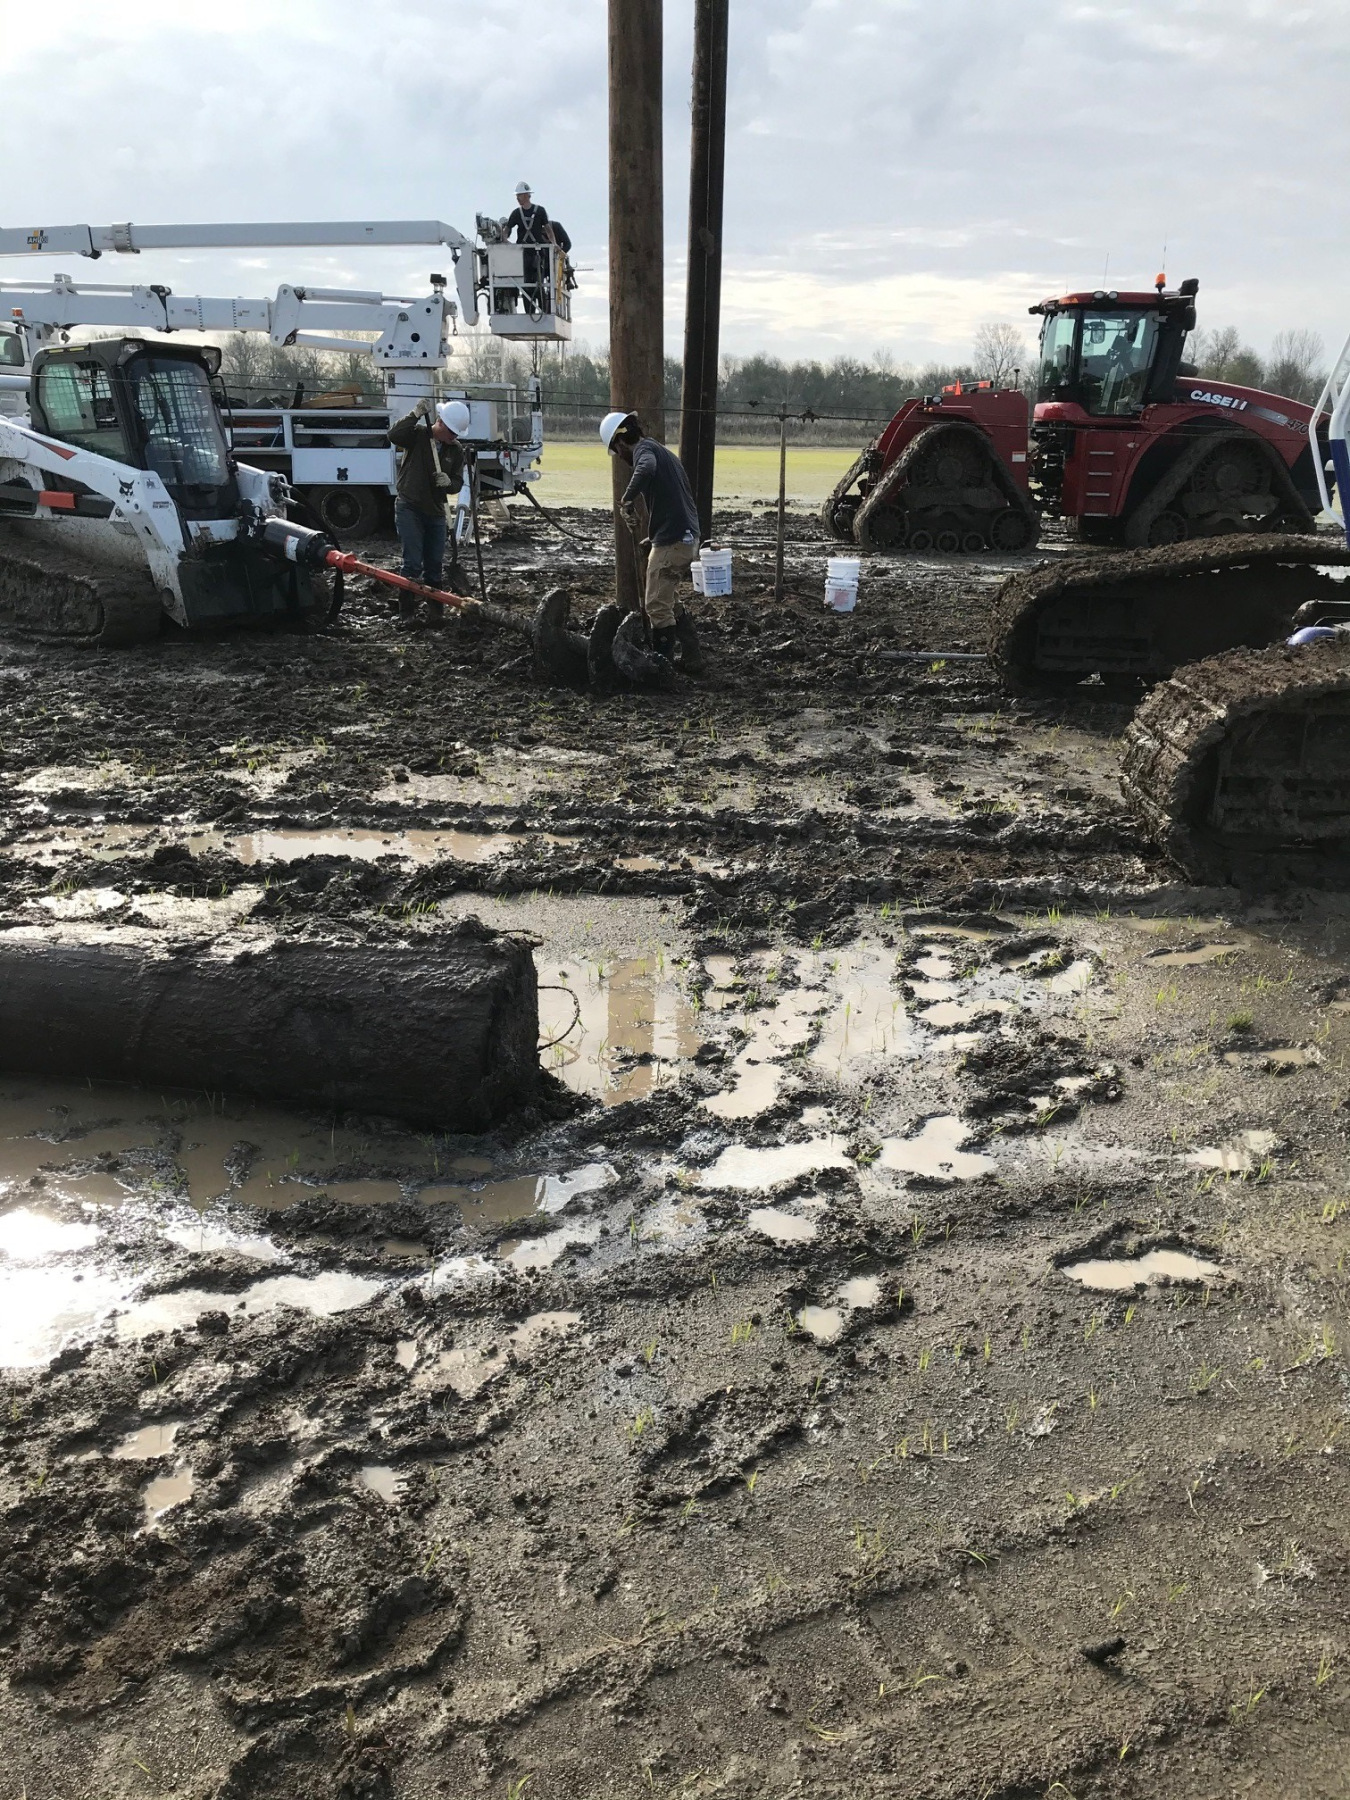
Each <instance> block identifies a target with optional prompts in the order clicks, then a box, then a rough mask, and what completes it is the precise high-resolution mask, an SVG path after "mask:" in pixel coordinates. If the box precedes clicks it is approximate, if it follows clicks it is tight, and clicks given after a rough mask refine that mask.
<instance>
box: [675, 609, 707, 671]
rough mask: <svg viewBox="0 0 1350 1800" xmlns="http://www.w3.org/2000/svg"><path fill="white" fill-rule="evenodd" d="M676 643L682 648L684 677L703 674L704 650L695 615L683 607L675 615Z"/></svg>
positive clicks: (681, 661) (681, 658)
mask: <svg viewBox="0 0 1350 1800" xmlns="http://www.w3.org/2000/svg"><path fill="white" fill-rule="evenodd" d="M675 641H676V643H677V644H678V645H679V647H680V672H681V674H684V675H701V674H702V673H703V649H702V646H701V645H700V643H699V641H698V630H697V627H696V626H695V624H694V615H693V613H691V612H690V610H689V608H688V607H687V606H682V607H681V608H680V610H679V612H677V613H676V615H675Z"/></svg>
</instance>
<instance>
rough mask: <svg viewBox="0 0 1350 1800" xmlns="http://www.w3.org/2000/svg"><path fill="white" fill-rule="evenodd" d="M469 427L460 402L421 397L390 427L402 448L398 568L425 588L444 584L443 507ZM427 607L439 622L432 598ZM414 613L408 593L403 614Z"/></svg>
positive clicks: (457, 485) (460, 479) (457, 483)
mask: <svg viewBox="0 0 1350 1800" xmlns="http://www.w3.org/2000/svg"><path fill="white" fill-rule="evenodd" d="M468 426H469V409H468V407H467V406H466V405H465V404H464V402H463V401H462V400H447V401H445V402H443V403H442V404H441V405H440V406H434V405H433V403H432V402H431V401H430V400H419V401H418V403H417V405H416V406H415V407H414V408H413V410H412V411H411V412H410V413H408V414H407V416H406V417H405V418H402V419H399V420H398V421H397V423H396V424H393V425H391V426H390V427H389V442H390V443H391V444H392V445H393V446H394V448H395V449H397V450H401V451H402V452H403V455H402V458H401V459H400V462H399V469H398V483H397V486H398V496H397V498H396V499H395V501H394V524H395V527H396V528H397V530H398V541H399V543H400V545H401V546H402V549H403V567H402V571H401V572H402V573H403V574H404V575H406V576H407V577H408V578H409V579H410V580H412V581H420V582H423V583H424V584H425V585H426V586H427V587H434V588H439V587H440V586H441V585H442V580H443V568H444V563H445V544H446V539H447V537H448V535H449V525H448V523H447V520H446V516H445V508H446V502H447V501H448V500H453V499H454V497H455V495H456V494H458V493H459V490H460V489H461V487H463V485H464V446H463V445H462V444H461V443H460V441H459V440H460V436H461V434H462V433H463V432H465V431H466V430H467V429H468ZM427 605H428V607H429V608H430V613H431V614H434V615H435V619H436V622H437V623H438V624H439V623H440V619H441V614H440V609H439V608H438V607H437V606H436V605H435V603H434V602H433V601H428V602H427ZM416 611H417V602H416V601H415V600H413V599H412V598H411V597H405V598H404V599H403V600H401V601H400V603H399V612H400V615H401V616H402V617H403V618H405V619H407V618H411V617H412V616H413V615H414V614H415V613H416ZM428 616H430V614H429V615H428Z"/></svg>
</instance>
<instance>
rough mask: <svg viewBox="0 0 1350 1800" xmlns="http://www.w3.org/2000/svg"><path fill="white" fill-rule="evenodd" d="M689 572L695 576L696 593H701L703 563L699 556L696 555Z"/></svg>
mask: <svg viewBox="0 0 1350 1800" xmlns="http://www.w3.org/2000/svg"><path fill="white" fill-rule="evenodd" d="M689 573H690V574H691V575H692V576H693V578H694V592H695V593H696V594H701V593H702V592H703V564H702V563H701V562H700V561H699V559H698V557H695V558H694V560H693V562H691V563H690V565H689Z"/></svg>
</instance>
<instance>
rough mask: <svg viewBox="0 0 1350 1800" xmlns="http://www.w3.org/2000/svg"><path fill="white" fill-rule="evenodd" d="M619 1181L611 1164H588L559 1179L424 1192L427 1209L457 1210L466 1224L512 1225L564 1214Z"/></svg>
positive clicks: (528, 1178) (521, 1178)
mask: <svg viewBox="0 0 1350 1800" xmlns="http://www.w3.org/2000/svg"><path fill="white" fill-rule="evenodd" d="M615 1179H616V1176H615V1172H614V1170H613V1169H612V1168H611V1167H610V1165H609V1164H608V1163H585V1164H583V1165H582V1166H581V1167H580V1168H579V1169H572V1170H570V1171H568V1172H567V1173H564V1174H556V1175H515V1176H511V1177H509V1178H508V1179H506V1180H503V1181H485V1182H483V1183H481V1184H479V1185H477V1186H445V1187H440V1186H432V1187H426V1188H423V1189H422V1192H421V1194H420V1196H419V1198H420V1199H421V1201H422V1203H423V1205H426V1206H437V1205H451V1206H457V1207H458V1208H459V1210H460V1213H461V1215H462V1216H463V1218H464V1221H465V1223H466V1224H473V1223H480V1224H483V1223H493V1224H501V1223H509V1222H510V1221H511V1220H513V1219H524V1218H528V1217H529V1216H530V1214H531V1213H560V1212H563V1211H564V1210H565V1209H566V1208H567V1206H568V1205H569V1204H570V1203H571V1201H572V1200H574V1199H577V1198H580V1197H581V1196H582V1195H584V1194H594V1193H598V1192H600V1191H601V1190H602V1189H604V1188H606V1187H608V1186H609V1185H610V1183H611V1182H613V1181H614V1180H615Z"/></svg>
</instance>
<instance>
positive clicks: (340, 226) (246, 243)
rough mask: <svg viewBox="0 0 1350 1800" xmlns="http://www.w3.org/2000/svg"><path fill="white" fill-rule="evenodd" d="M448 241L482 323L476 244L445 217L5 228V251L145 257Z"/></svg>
mask: <svg viewBox="0 0 1350 1800" xmlns="http://www.w3.org/2000/svg"><path fill="white" fill-rule="evenodd" d="M355 244H370V245H392V244H444V245H446V246H447V247H448V248H449V250H450V252H451V255H452V257H453V260H454V264H455V286H456V288H457V289H458V292H459V304H460V311H461V313H462V314H463V317H464V322H465V324H466V325H476V324H477V323H478V297H477V294H476V292H475V288H474V275H475V269H474V258H473V255H472V254H469V255H467V256H465V255H463V254H462V253H463V252H464V251H466V250H467V251H469V252H470V253H472V251H473V242H472V240H471V239H470V238H466V237H465V235H464V233H463V232H462V231H458V230H456V228H455V227H454V226H453V225H446V224H445V223H444V222H443V221H442V220H440V219H375V220H360V219H349V220H339V221H335V222H333V223H329V224H322V223H320V224H313V223H308V222H306V221H304V220H300V221H294V220H292V221H289V222H283V223H276V224H273V223H261V224H259V223H256V222H255V223H245V224H239V225H132V224H131V223H129V222H128V223H127V224H125V225H40V226H35V227H33V228H31V229H26V228H24V227H22V226H20V227H18V228H9V229H4V228H0V256H90V257H98V256H102V255H104V254H105V253H109V254H112V255H116V256H139V255H140V253H141V251H142V250H263V249H269V248H271V249H285V248H303V249H318V248H323V247H334V246H339V245H355Z"/></svg>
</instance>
